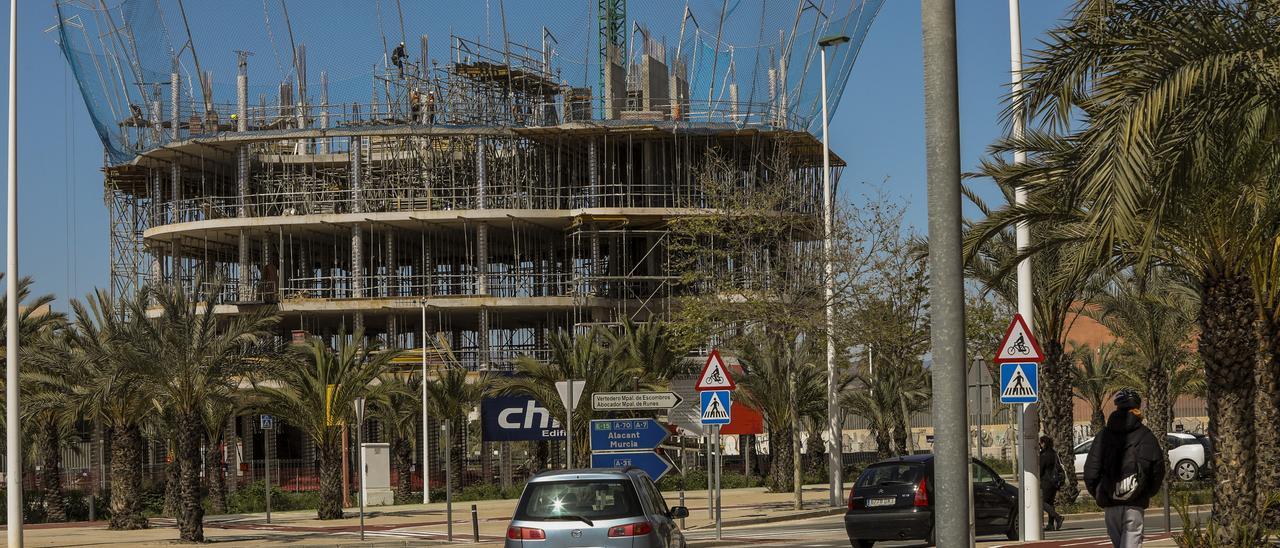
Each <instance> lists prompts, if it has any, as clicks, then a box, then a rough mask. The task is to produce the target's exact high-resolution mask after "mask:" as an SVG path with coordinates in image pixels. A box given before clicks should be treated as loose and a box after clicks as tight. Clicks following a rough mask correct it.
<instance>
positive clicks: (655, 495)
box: [506, 469, 689, 548]
mask: <svg viewBox="0 0 1280 548" xmlns="http://www.w3.org/2000/svg"><path fill="white" fill-rule="evenodd" d="M688 515H689V510H688V509H687V508H685V507H683V506H673V507H670V508H668V507H667V502H666V501H665V500H663V498H662V493H661V492H659V491H658V487H657V486H656V485H654V483H653V480H652V479H650V478H649V475H648V474H645V473H644V472H642V471H640V470H638V469H626V470H618V469H589V470H562V471H556V472H544V473H542V474H538V475H537V476H534V478H533V479H531V480H529V483H528V485H526V486H525V488H524V494H523V495H521V496H520V504H519V505H517V506H516V513H515V515H514V516H512V519H511V525H510V526H509V527H507V542H506V547H507V548H525V547H528V548H534V547H537V548H551V547H555V548H560V547H562V546H563V547H571V546H572V547H606V546H607V547H617V548H684V547H685V541H684V535H683V534H681V533H680V528H679V527H678V526H677V525H676V521H675V520H677V519H680V518H683V517H687V516H688Z"/></svg>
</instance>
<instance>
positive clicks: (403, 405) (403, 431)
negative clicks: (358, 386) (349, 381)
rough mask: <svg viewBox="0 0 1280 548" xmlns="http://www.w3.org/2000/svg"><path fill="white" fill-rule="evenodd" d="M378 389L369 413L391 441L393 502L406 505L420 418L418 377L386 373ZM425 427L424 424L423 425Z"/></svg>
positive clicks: (419, 385)
mask: <svg viewBox="0 0 1280 548" xmlns="http://www.w3.org/2000/svg"><path fill="white" fill-rule="evenodd" d="M380 381H381V382H380V384H379V386H380V390H379V391H378V395H377V399H375V400H373V401H372V402H371V403H372V404H373V413H374V416H376V417H377V418H378V423H379V424H381V425H382V427H383V428H385V429H386V432H387V437H388V438H389V439H390V441H391V458H392V459H394V461H395V462H394V463H393V466H395V470H396V484H395V486H394V487H393V489H394V491H395V500H396V503H398V504H404V503H407V502H410V500H411V496H412V495H411V493H412V491H413V481H412V480H413V477H412V473H411V472H410V470H409V467H410V464H411V463H412V461H413V449H414V447H415V445H416V444H415V443H414V442H415V441H416V439H417V438H416V436H415V434H416V433H417V431H418V430H417V428H418V421H419V419H420V418H421V417H422V375H421V374H420V373H417V372H410V373H407V374H403V373H389V374H386V375H383V376H382V377H380ZM423 427H424V428H425V427H426V426H425V425H424V426H423Z"/></svg>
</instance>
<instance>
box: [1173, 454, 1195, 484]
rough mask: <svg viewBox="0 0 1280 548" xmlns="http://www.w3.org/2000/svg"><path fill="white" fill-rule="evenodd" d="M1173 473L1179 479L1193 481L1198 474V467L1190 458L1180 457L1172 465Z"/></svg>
mask: <svg viewBox="0 0 1280 548" xmlns="http://www.w3.org/2000/svg"><path fill="white" fill-rule="evenodd" d="M1173 475H1174V476H1176V477H1177V478H1178V479H1179V480H1181V481H1193V480H1195V479H1196V478H1197V477H1199V476H1200V467H1199V466H1196V462H1195V461H1193V460H1191V459H1182V460H1180V461H1178V464H1175V465H1174V466H1173Z"/></svg>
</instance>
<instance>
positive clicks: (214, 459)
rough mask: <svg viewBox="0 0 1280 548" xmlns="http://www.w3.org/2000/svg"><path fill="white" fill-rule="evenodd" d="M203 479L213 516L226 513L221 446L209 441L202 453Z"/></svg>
mask: <svg viewBox="0 0 1280 548" xmlns="http://www.w3.org/2000/svg"><path fill="white" fill-rule="evenodd" d="M204 478H205V483H206V484H207V485H208V489H209V502H210V504H211V506H212V510H213V513H214V514H225V513H227V476H226V474H225V473H224V470H223V467H222V448H221V444H219V443H216V442H214V441H212V440H211V441H210V442H209V445H208V447H206V448H205V453H204Z"/></svg>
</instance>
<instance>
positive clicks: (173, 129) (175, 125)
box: [169, 57, 182, 141]
mask: <svg viewBox="0 0 1280 548" xmlns="http://www.w3.org/2000/svg"><path fill="white" fill-rule="evenodd" d="M181 84H182V76H181V74H180V73H179V72H178V58H177V57H174V58H173V69H172V70H170V71H169V140H170V141H177V140H179V139H181V138H182V131H181V130H180V128H181V127H182V120H180V118H181V117H182V109H181V108H180V107H181V101H182V96H181V95H180V93H181V91H182V85H181Z"/></svg>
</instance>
